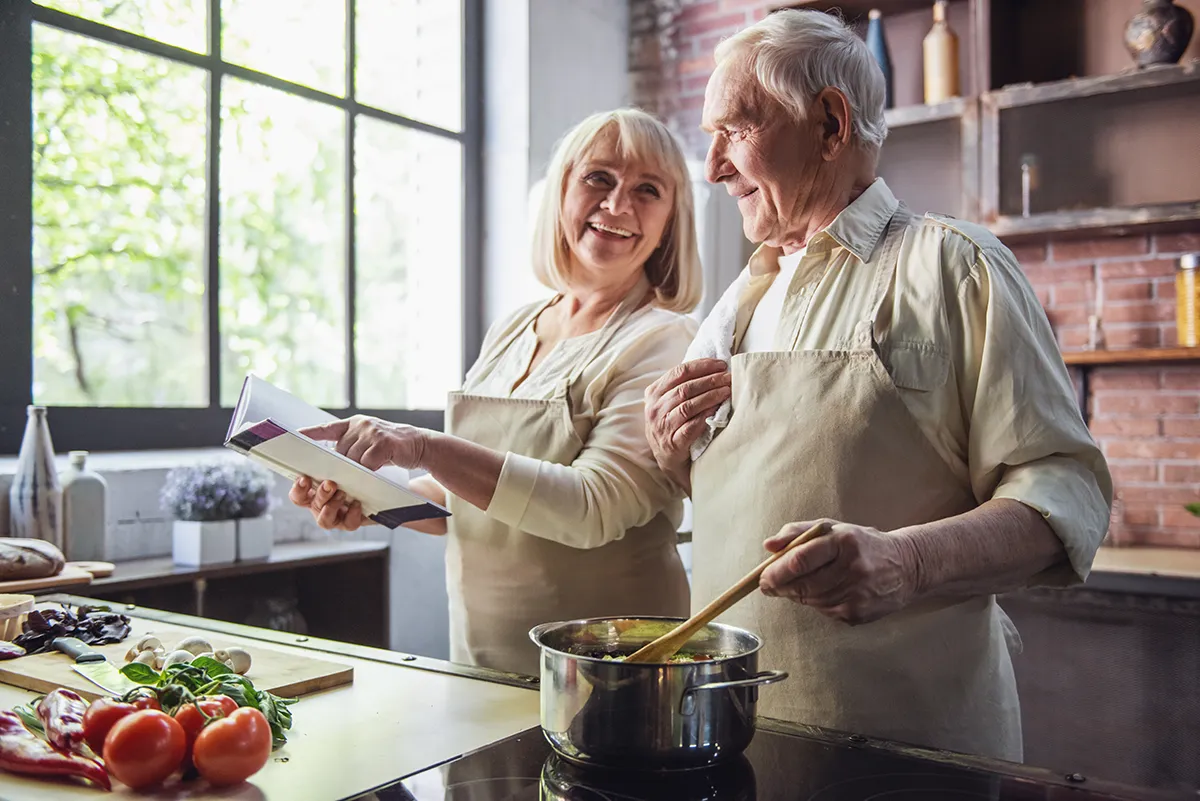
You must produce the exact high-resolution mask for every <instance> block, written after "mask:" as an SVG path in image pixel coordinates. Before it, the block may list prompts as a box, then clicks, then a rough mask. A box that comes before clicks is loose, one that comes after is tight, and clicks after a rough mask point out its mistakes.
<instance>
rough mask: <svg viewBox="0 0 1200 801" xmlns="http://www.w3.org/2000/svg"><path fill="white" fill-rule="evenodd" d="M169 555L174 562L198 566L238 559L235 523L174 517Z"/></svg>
mask: <svg viewBox="0 0 1200 801" xmlns="http://www.w3.org/2000/svg"><path fill="white" fill-rule="evenodd" d="M171 556H172V558H173V559H174V561H175V564H177V565H186V566H187V567H200V566H202V565H219V564H223V563H226V562H232V561H234V560H235V559H236V558H237V523H236V522H235V521H233V520H204V521H200V520H176V521H175V525H174V526H173V527H172V529H171Z"/></svg>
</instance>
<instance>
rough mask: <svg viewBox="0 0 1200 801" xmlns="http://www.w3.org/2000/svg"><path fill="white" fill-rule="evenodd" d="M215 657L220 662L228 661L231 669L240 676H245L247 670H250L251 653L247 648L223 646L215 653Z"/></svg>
mask: <svg viewBox="0 0 1200 801" xmlns="http://www.w3.org/2000/svg"><path fill="white" fill-rule="evenodd" d="M214 658H215V659H216V660H217V661H218V662H224V663H226V664H227V665H228V666H229V669H230V670H232V671H233V672H234V673H237V674H238V675H239V676H244V675H245V674H246V671H248V670H250V653H249V652H248V651H247V650H246V649H245V648H237V647H233V646H230V647H229V648H223V649H221V650H220V651H217V652H216V654H214Z"/></svg>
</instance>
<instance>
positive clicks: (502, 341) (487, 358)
mask: <svg viewBox="0 0 1200 801" xmlns="http://www.w3.org/2000/svg"><path fill="white" fill-rule="evenodd" d="M561 297H562V295H561V294H560V295H555V296H554V297H552V298H550V299H549V300H547V301H546V302H545V303H539V304H538V305H536V306H534V307H533V308H532V309H530V310H529V312H528V313H526V315H525V316H524V317H522V318H521V321H520V322H519V323H517V324H516V325H514V326H513V327H512V328H511V329H510V330H509V332H508V333H507V334H505V335H504V336H502V337H500V338H499V339H497V340H496V341H495V342H494V343H492V346H491V347H490V348H488V350H487V351H486V352H484V353H480V354H479V359H478V363H479V364H480V365H489V364H491V363H492V362H494V361H495V360H496V359H499V358H500V354H502V353H504V351H506V350H508V348H509V346H510V345H512V343H513V342H515V341H516V339H517V337H519V336H521V334H523V333H525V329H526V328H528V327H529V326H530V325H532V324H533V321H534V320H536V319H537V316H538V315H539V314H541V313H542V312H544V311H545V310H546V309H547V308H549V306H550V305H551V304H553V303H555V302H556V301H557V300H558V299H559V298H561Z"/></svg>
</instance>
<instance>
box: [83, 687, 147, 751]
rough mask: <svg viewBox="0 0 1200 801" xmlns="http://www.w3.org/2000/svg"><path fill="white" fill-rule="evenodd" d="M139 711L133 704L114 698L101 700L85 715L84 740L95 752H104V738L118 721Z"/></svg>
mask: <svg viewBox="0 0 1200 801" xmlns="http://www.w3.org/2000/svg"><path fill="white" fill-rule="evenodd" d="M136 711H137V707H135V706H134V705H133V704H125V703H122V702H120V701H117V700H116V699H113V698H99V699H97V700H95V701H93V702H92V703H91V705H90V706H88V708H87V711H86V712H84V713H83V739H85V740H87V744H88V746H89V747H91V749H92V750H93V751H95V752H96V753H97V754H99V753H100V752H101V751H103V750H104V738H105V737H107V736H108V731H109V729H111V728H112V727H113V726H114V725H115V724H116V722H117V721H118V720H120V719H121V718H123V717H125V716H126V715H132V714H133V713H134V712H136Z"/></svg>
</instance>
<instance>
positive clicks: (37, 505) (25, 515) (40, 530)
mask: <svg viewBox="0 0 1200 801" xmlns="http://www.w3.org/2000/svg"><path fill="white" fill-rule="evenodd" d="M26 415H27V416H26V421H25V435H24V437H23V438H22V440H21V452H20V454H19V455H18V457H17V469H16V472H15V473H14V474H13V481H12V486H11V487H9V490H8V514H9V520H8V534H9V536H10V537H29V538H32V539H41V540H46V541H47V542H50V543H52V544H53V545H54V546H55V547H57V548H58V549H60V550H61V549H62V548H63V514H62V511H63V510H62V486H61V485H60V484H59V481H58V471H57V470H56V469H55V467H54V444H53V443H52V442H51V441H50V424H49V423H48V422H47V420H46V407H45V406H30V407H28V409H27V410H26Z"/></svg>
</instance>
